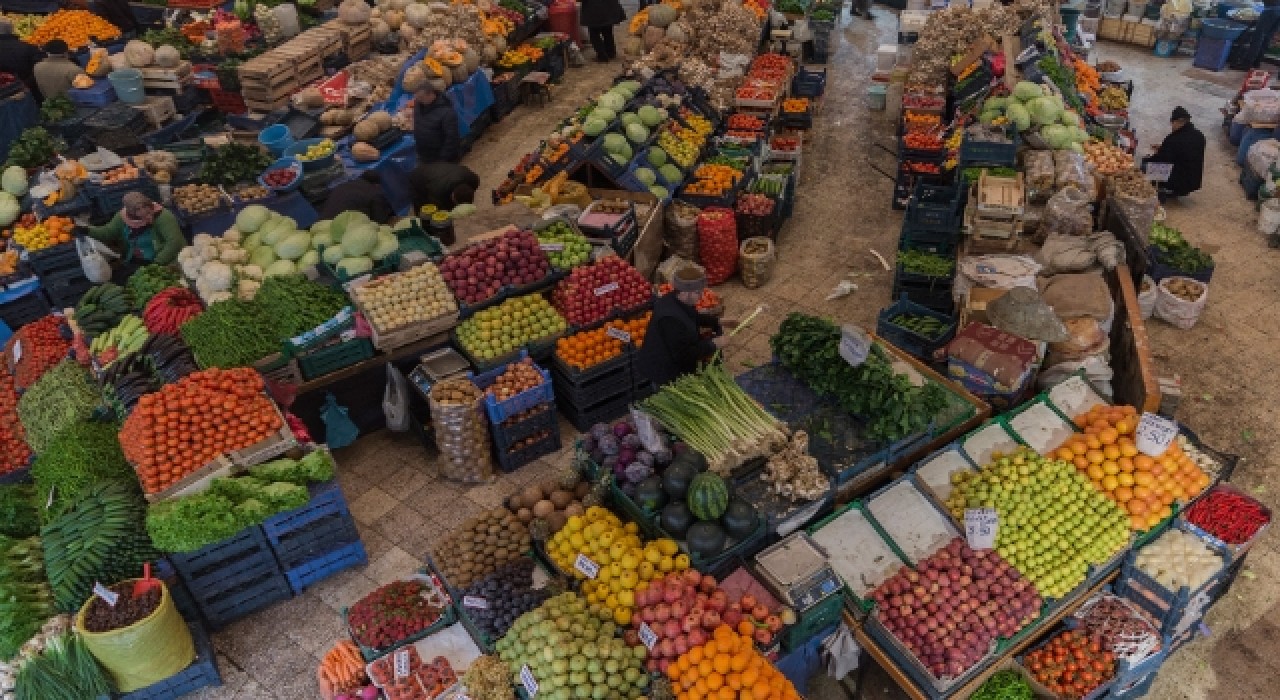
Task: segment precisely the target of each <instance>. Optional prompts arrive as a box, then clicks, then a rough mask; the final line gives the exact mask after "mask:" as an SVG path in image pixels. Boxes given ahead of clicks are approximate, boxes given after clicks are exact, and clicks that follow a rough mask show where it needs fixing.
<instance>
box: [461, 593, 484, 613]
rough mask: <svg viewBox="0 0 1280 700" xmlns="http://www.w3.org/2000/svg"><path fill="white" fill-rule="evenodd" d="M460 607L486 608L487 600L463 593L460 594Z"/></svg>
mask: <svg viewBox="0 0 1280 700" xmlns="http://www.w3.org/2000/svg"><path fill="white" fill-rule="evenodd" d="M462 607H464V608H475V609H476V610H488V609H489V601H487V600H485V599H484V598H479V597H476V596H473V595H464V596H462Z"/></svg>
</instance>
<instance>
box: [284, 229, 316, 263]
mask: <svg viewBox="0 0 1280 700" xmlns="http://www.w3.org/2000/svg"><path fill="white" fill-rule="evenodd" d="M310 248H311V235H310V234H307V233H295V234H293V235H291V236H289V237H288V238H285V239H284V240H283V241H280V242H279V243H277V244H276V247H275V251H276V255H277V256H279V257H280V258H281V259H283V260H297V259H298V258H300V257H302V254H303V253H305V252H307V251H308V250H310Z"/></svg>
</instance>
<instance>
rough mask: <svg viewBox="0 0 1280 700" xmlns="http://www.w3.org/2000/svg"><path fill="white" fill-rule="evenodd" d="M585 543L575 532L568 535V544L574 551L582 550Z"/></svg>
mask: <svg viewBox="0 0 1280 700" xmlns="http://www.w3.org/2000/svg"><path fill="white" fill-rule="evenodd" d="M586 543H587V541H586V539H584V538H583V537H582V534H581V533H578V532H575V533H573V534H572V535H569V544H571V545H573V548H574V549H582V547H583V546H585V545H586Z"/></svg>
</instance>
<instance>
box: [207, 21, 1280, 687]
mask: <svg viewBox="0 0 1280 700" xmlns="http://www.w3.org/2000/svg"><path fill="white" fill-rule="evenodd" d="M895 22H896V19H895V18H894V17H893V16H892V15H890V14H889V13H888V12H885V11H883V10H882V11H880V12H879V19H878V20H877V21H876V22H875V24H874V25H872V24H870V23H868V22H866V21H865V20H858V19H855V20H852V21H851V20H849V19H848V18H846V19H845V20H844V21H843V23H842V25H841V28H840V30H839V32H838V33H839V34H840V39H839V40H838V41H837V42H836V44H837V50H836V53H835V55H834V56H833V58H832V61H831V66H830V68H831V73H830V79H829V82H828V91H827V96H826V100H825V104H824V105H823V107H822V112H821V114H820V116H819V118H818V119H817V120H816V123H815V128H814V133H813V139H812V146H811V147H810V148H809V150H808V151H807V152H806V155H805V160H804V164H803V174H802V180H801V186H800V188H799V200H798V202H797V204H796V209H795V212H796V213H795V217H794V218H793V219H792V220H791V221H790V222H789V223H788V224H787V227H786V229H785V230H784V231H783V233H782V237H781V242H780V250H779V255H780V262H779V264H778V266H777V270H776V273H775V275H774V278H773V280H772V281H771V282H770V283H769V284H767V285H766V286H765V287H763V288H762V289H759V290H754V291H749V290H746V289H744V288H742V286H741V285H740V284H739V283H737V282H736V281H734V282H730V283H728V284H726V285H725V286H724V287H722V288H721V289H720V290H719V291H721V293H722V295H723V296H724V297H725V299H726V303H727V316H728V317H729V318H741V317H742V316H743V315H745V313H746V312H747V311H748V310H750V309H753V308H755V307H756V305H758V304H763V305H765V311H764V312H763V314H762V315H761V317H760V318H759V319H758V321H757V322H756V323H755V324H753V326H752V327H751V328H749V329H748V330H746V331H744V333H742V334H741V335H739V336H738V337H737V338H736V339H735V340H734V343H733V345H732V346H731V348H730V350H729V351H728V358H729V361H730V362H731V363H733V364H734V365H735V366H736V367H738V368H741V367H744V366H747V365H749V364H751V363H756V362H761V361H764V360H767V359H768V355H769V352H768V337H769V335H770V334H772V333H773V332H774V330H776V328H777V325H778V322H779V321H780V319H781V318H782V317H783V316H785V314H786V313H788V312H790V311H793V310H800V311H806V312H811V313H817V314H822V315H826V316H832V317H835V318H836V319H838V320H840V321H853V322H859V323H863V324H874V320H875V314H876V312H877V310H879V309H880V308H881V307H883V306H884V305H886V303H887V302H888V297H889V287H890V284H891V275H890V273H888V272H885V271H884V270H883V269H882V268H881V267H880V264H879V263H878V262H877V261H876V259H875V257H874V256H873V254H872V251H873V250H876V251H879V252H880V253H883V254H885V255H889V254H890V253H891V252H892V251H893V250H894V249H895V245H896V242H897V235H898V229H899V227H900V215H899V214H898V213H897V212H894V211H892V210H891V209H890V207H889V200H890V196H891V191H892V183H891V182H890V180H889V179H887V177H886V176H884V175H882V174H881V173H879V172H877V169H879V170H883V171H885V172H890V173H892V172H893V170H892V169H893V166H894V158H893V156H892V155H891V152H892V126H891V125H890V124H888V123H887V122H885V121H884V119H883V117H882V115H881V114H880V113H876V112H869V111H868V110H867V108H866V103H865V91H866V87H867V84H868V80H869V77H870V74H871V70H872V67H873V66H872V63H873V62H874V52H875V48H876V46H877V45H878V44H880V43H882V42H888V43H892V41H893V33H894V31H895V27H896V24H895ZM1100 52H1101V54H1102V55H1103V56H1104V57H1105V58H1113V59H1116V60H1118V61H1120V62H1121V63H1122V64H1123V65H1124V66H1125V67H1126V68H1127V69H1128V70H1129V71H1130V72H1131V73H1132V75H1133V77H1134V78H1135V79H1136V81H1137V85H1138V89H1137V93H1136V95H1137V97H1138V101H1137V104H1136V106H1135V107H1134V109H1133V116H1134V119H1135V122H1136V123H1137V125H1138V127H1139V131H1140V135H1141V139H1142V141H1143V142H1144V143H1145V144H1150V143H1153V142H1156V141H1158V140H1159V139H1160V138H1161V137H1162V136H1163V135H1164V133H1165V131H1166V130H1167V119H1168V116H1167V115H1168V114H1169V111H1170V109H1171V108H1172V107H1173V106H1174V105H1175V104H1182V105H1184V106H1186V107H1187V109H1189V110H1190V111H1191V113H1192V114H1193V115H1194V118H1195V121H1196V122H1197V123H1198V124H1199V125H1200V127H1201V129H1202V130H1204V131H1205V133H1206V135H1207V137H1208V140H1209V148H1208V155H1207V164H1206V169H1205V188H1204V190H1203V191H1201V192H1199V193H1197V194H1196V195H1195V196H1193V197H1191V198H1189V199H1188V200H1186V201H1185V202H1183V203H1179V204H1174V205H1171V206H1170V207H1169V219H1170V222H1171V223H1172V224H1173V225H1175V226H1177V227H1178V228H1180V229H1181V230H1183V231H1184V232H1185V233H1186V234H1187V236H1188V237H1189V238H1190V239H1191V240H1192V241H1193V242H1195V243H1197V244H1201V245H1210V246H1215V247H1216V248H1217V249H1218V250H1217V259H1218V271H1217V274H1216V275H1215V280H1214V285H1213V294H1212V295H1211V297H1210V300H1209V306H1208V309H1207V311H1206V312H1205V314H1204V316H1203V317H1202V319H1201V321H1200V323H1199V325H1197V326H1196V327H1195V328H1194V329H1192V330H1190V331H1178V330H1176V329H1173V328H1172V327H1170V326H1168V325H1165V324H1163V323H1161V322H1159V321H1152V322H1151V323H1150V325H1149V327H1148V328H1149V332H1150V334H1151V339H1152V346H1153V347H1154V348H1155V351H1154V352H1155V359H1156V364H1157V367H1158V370H1159V372H1160V374H1161V375H1166V376H1169V375H1174V374H1177V375H1179V376H1181V378H1182V380H1183V383H1184V392H1185V396H1186V399H1185V400H1184V402H1183V406H1182V408H1181V409H1180V411H1179V418H1180V419H1181V420H1183V421H1184V422H1186V423H1187V424H1188V425H1190V426H1191V427H1192V428H1193V429H1194V430H1196V431H1197V432H1198V433H1199V434H1200V435H1201V436H1202V437H1203V438H1204V439H1205V440H1206V441H1207V442H1208V443H1209V444H1211V445H1213V446H1215V447H1217V448H1219V449H1221V450H1225V451H1228V452H1234V453H1238V454H1240V455H1242V456H1243V457H1244V458H1245V462H1244V464H1243V466H1242V467H1241V468H1240V469H1239V471H1238V472H1237V476H1236V479H1235V480H1236V482H1237V483H1239V484H1242V485H1243V486H1244V487H1245V488H1247V489H1249V490H1251V491H1252V492H1253V493H1255V494H1257V495H1258V496H1259V497H1260V498H1262V499H1263V500H1264V501H1266V502H1268V503H1271V504H1273V505H1274V503H1275V501H1276V498H1275V497H1276V495H1277V494H1280V481H1277V478H1276V475H1275V471H1274V470H1272V469H1270V468H1269V467H1270V463H1271V461H1272V459H1273V458H1274V457H1275V456H1276V450H1277V446H1278V445H1280V435H1278V434H1276V433H1275V432H1274V431H1273V430H1271V429H1270V428H1271V426H1272V425H1274V423H1275V420H1276V406H1277V398H1276V397H1277V395H1278V393H1277V389H1278V388H1280V379H1278V378H1277V377H1278V376H1280V375H1277V374H1276V373H1275V372H1274V371H1271V370H1272V369H1273V367H1272V363H1273V362H1274V361H1275V357H1276V353H1275V352H1274V351H1273V349H1272V348H1271V343H1273V342H1276V341H1277V340H1280V316H1278V315H1277V313H1276V311H1275V306H1274V304H1275V299H1276V298H1277V296H1276V292H1277V285H1278V282H1280V275H1278V273H1277V271H1276V267H1275V264H1274V261H1275V260H1276V258H1277V256H1280V253H1277V252H1273V251H1270V250H1268V249H1267V248H1266V246H1265V242H1264V240H1263V238H1262V237H1261V236H1259V235H1258V234H1257V233H1256V231H1255V222H1256V218H1257V217H1256V214H1255V211H1254V207H1253V205H1252V204H1251V203H1249V202H1246V201H1245V199H1244V197H1243V196H1242V194H1241V190H1240V188H1239V187H1238V186H1237V185H1236V178H1237V175H1238V173H1239V169H1238V168H1237V166H1236V165H1235V164H1234V162H1232V157H1233V155H1234V150H1233V149H1231V148H1230V147H1229V145H1228V144H1227V143H1226V138H1225V136H1224V135H1223V133H1222V132H1221V130H1220V129H1219V128H1218V125H1219V123H1220V115H1219V113H1218V108H1219V106H1220V105H1221V104H1222V102H1223V96H1224V95H1229V94H1230V93H1231V92H1233V91H1234V89H1235V88H1236V87H1237V86H1238V85H1239V82H1240V78H1241V75H1240V74H1238V73H1225V74H1212V73H1205V72H1203V71H1199V70H1195V69H1192V68H1190V60H1189V59H1186V58H1175V59H1158V58H1155V57H1153V56H1151V55H1150V53H1149V52H1147V51H1142V50H1137V49H1130V48H1127V47H1122V46H1119V45H1114V44H1107V45H1104V46H1103V47H1102V48H1101V51H1100ZM616 69H617V64H614V65H611V66H599V65H596V64H590V65H589V66H588V67H586V68H581V69H575V70H571V71H570V73H569V76H568V77H569V80H568V81H567V84H566V85H565V86H564V87H560V88H558V89H557V90H556V93H555V98H554V100H553V102H552V103H551V104H550V105H549V106H547V107H544V108H528V107H523V108H520V109H519V110H517V111H516V112H515V113H514V114H512V115H511V116H510V117H508V118H507V120H506V121H504V122H503V123H501V124H499V125H497V126H495V127H494V128H493V129H491V130H490V131H489V132H488V133H487V134H486V135H485V136H484V138H483V140H482V142H481V143H480V144H479V145H478V146H477V147H476V148H475V150H474V151H473V152H472V153H471V154H470V155H469V156H468V158H467V161H466V162H467V163H468V165H470V166H471V167H473V168H475V169H476V170H477V171H478V172H479V173H480V175H481V178H482V180H483V183H484V185H483V186H484V187H485V188H488V187H489V186H491V185H492V184H494V183H496V182H497V181H498V179H500V178H501V176H502V175H504V174H505V172H506V170H507V169H508V168H510V167H511V165H512V164H514V162H515V160H516V158H517V157H518V156H519V155H520V154H522V153H525V152H527V151H529V150H530V149H532V148H533V147H534V146H535V145H536V144H537V141H538V139H539V138H540V137H542V136H543V135H545V134H546V133H547V132H548V131H549V130H550V128H551V127H552V126H553V125H554V123H555V122H556V121H558V120H559V119H561V118H563V116H564V115H566V114H567V113H568V112H569V111H570V110H572V109H574V108H575V107H576V106H577V105H578V104H580V103H581V102H582V101H583V100H584V99H585V98H587V97H589V96H590V95H593V94H595V93H596V92H598V91H599V90H601V89H602V88H603V87H605V86H606V85H607V84H608V83H609V81H610V78H611V77H612V74H613V73H614V72H615V71H616ZM882 146H884V147H888V148H889V149H890V150H889V152H886V151H885V150H884V149H883V148H882ZM1144 152H1145V146H1144ZM846 278H848V279H852V280H853V281H855V282H856V283H857V285H858V290H857V291H856V292H854V293H853V294H852V295H850V296H848V297H846V298H844V299H841V300H838V301H826V300H825V298H826V296H827V294H828V293H829V290H830V289H831V288H832V287H834V286H835V285H836V284H837V283H838V282H839V281H840V280H842V279H846ZM571 435H572V430H571V429H570V428H568V426H565V438H566V440H565V444H566V445H567V444H570V442H571V440H569V439H568V438H569V437H570V436H571ZM564 458H565V456H564V455H557V456H553V457H548V458H545V459H542V460H539V462H537V463H535V464H533V465H530V466H528V467H525V468H524V469H521V470H519V471H517V472H516V473H514V474H509V475H504V476H502V477H500V478H499V479H498V480H497V481H496V482H494V483H492V484H487V485H484V486H477V487H465V486H460V485H457V484H450V483H445V482H442V481H439V480H437V479H436V478H434V476H433V474H434V466H433V464H432V458H431V457H430V456H429V455H427V454H426V453H425V452H424V451H423V450H422V448H421V447H420V446H419V445H418V443H417V442H416V441H415V440H413V439H412V438H411V437H408V436H399V435H392V434H387V433H380V434H376V435H372V436H369V437H366V438H364V439H362V440H360V441H359V442H358V443H357V444H356V445H354V446H352V447H351V448H348V449H346V450H343V451H341V452H340V453H339V454H338V460H339V463H340V465H341V475H340V478H341V481H342V486H343V489H344V490H345V492H346V496H347V499H348V501H349V502H350V503H351V508H352V512H353V513H354V515H355V518H356V520H357V522H358V524H359V526H360V532H361V535H362V537H363V538H364V542H365V547H366V548H367V550H368V554H369V561H370V563H369V565H368V566H366V567H363V568H361V569H356V570H351V571H347V572H345V573H342V574H340V575H338V576H336V577H334V578H332V579H330V580H328V581H325V582H323V583H321V584H319V585H317V586H315V587H314V588H313V589H312V590H310V591H308V592H307V593H306V594H305V595H303V596H301V597H299V598H296V599H294V600H291V601H289V602H287V603H281V604H279V605H276V606H273V607H272V608H270V609H268V610H265V611H263V612H261V613H259V614H257V615H254V616H252V617H250V618H248V619H245V620H242V621H240V622H238V623H236V624H233V625H232V626H230V627H229V628H228V629H226V630H224V631H222V632H220V633H218V634H217V635H216V636H215V638H214V640H215V646H216V647H217V650H218V656H219V662H220V664H221V668H222V673H223V678H224V680H225V685H224V686H223V687H222V688H219V689H215V690H209V691H204V692H202V693H199V694H197V695H196V696H194V697H198V698H254V699H257V698H279V699H280V700H293V699H295V698H297V699H309V698H314V697H316V696H317V692H316V687H315V682H314V674H315V666H316V663H317V661H318V659H319V656H320V655H321V654H323V653H324V651H325V650H326V649H327V648H328V646H329V645H330V644H331V643H332V642H333V641H334V640H336V639H338V638H340V637H342V636H343V635H344V630H343V628H342V624H341V617H340V615H339V611H340V609H341V608H343V607H345V606H347V605H349V604H351V603H352V602H354V601H355V600H356V599H357V598H359V597H360V596H361V595H363V594H364V593H366V592H367V591H369V590H371V589H372V588H374V587H375V586H376V585H378V584H382V583H386V582H388V581H391V580H393V579H396V578H397V577H400V576H402V575H404V574H406V573H408V572H410V571H412V570H413V569H415V568H417V567H418V566H419V565H420V564H421V561H422V556H423V554H424V552H425V551H427V549H428V547H430V545H431V543H432V542H434V541H436V540H437V538H439V537H441V536H442V535H443V534H444V533H445V532H447V531H448V530H449V529H451V528H452V527H454V526H456V525H457V524H459V523H461V522H462V521H463V520H464V519H465V518H466V517H468V516H469V515H471V514H473V513H476V512H478V511H480V510H482V509H485V508H491V507H494V506H497V505H499V504H500V502H501V499H502V497H503V496H504V495H506V494H507V493H510V492H511V491H513V490H514V489H516V488H518V487H520V486H523V485H525V484H527V483H530V482H532V481H535V480H539V479H542V478H545V477H546V476H547V475H548V474H549V473H551V472H552V470H554V469H555V466H556V465H557V464H560V463H562V462H561V460H562V459H564ZM1277 546H1278V545H1277V540H1276V537H1275V536H1274V535H1271V536H1267V537H1266V538H1265V539H1264V540H1263V541H1262V542H1261V543H1260V544H1259V546H1258V547H1257V549H1256V550H1255V551H1254V553H1252V554H1251V555H1250V558H1249V563H1248V566H1247V568H1246V570H1245V574H1244V575H1243V576H1241V578H1240V579H1239V580H1238V581H1237V583H1236V586H1235V588H1234V589H1233V590H1232V592H1231V595H1230V596H1228V598H1227V599H1226V600H1224V601H1223V602H1221V603H1220V604H1219V605H1217V606H1216V607H1215V608H1214V609H1213V610H1212V612H1211V613H1210V614H1209V616H1208V620H1207V622H1208V625H1209V627H1210V629H1211V630H1212V635H1211V636H1210V637H1208V638H1204V639H1200V640H1197V641H1196V642H1194V643H1192V644H1191V645H1190V646H1188V647H1186V648H1185V649H1184V650H1183V651H1182V652H1181V653H1179V654H1178V655H1177V656H1176V657H1175V658H1174V659H1173V660H1171V661H1170V662H1169V663H1168V664H1167V665H1166V666H1165V668H1164V670H1163V671H1162V672H1161V674H1160V677H1159V681H1158V683H1157V685H1156V687H1155V690H1154V691H1153V693H1152V694H1151V695H1150V697H1156V698H1161V699H1176V698H1195V699H1202V698H1208V697H1211V696H1216V697H1218V698H1230V699H1232V700H1235V699H1242V698H1264V697H1274V696H1275V694H1276V693H1275V678H1277V672H1280V660H1278V658H1280V657H1277V656H1273V654H1275V652H1276V650H1277V643H1278V642H1280V637H1278V635H1277V632H1278V630H1277V625H1280V609H1278V608H1277V599H1278V598H1280V588H1277V586H1276V585H1275V584H1274V581H1276V580H1277V578H1280V552H1278V551H1277ZM830 690H831V689H830V688H829V687H825V686H824V688H823V691H822V692H821V693H820V694H821V695H823V696H829V695H830V696H834V692H829V691H830ZM1268 690H1269V691H1270V692H1267V691H1268ZM873 691H874V692H873ZM895 695H898V693H897V692H896V689H895V688H890V687H885V686H884V684H883V681H881V682H880V683H876V684H874V688H867V692H866V695H865V697H872V696H875V697H893V696H895Z"/></svg>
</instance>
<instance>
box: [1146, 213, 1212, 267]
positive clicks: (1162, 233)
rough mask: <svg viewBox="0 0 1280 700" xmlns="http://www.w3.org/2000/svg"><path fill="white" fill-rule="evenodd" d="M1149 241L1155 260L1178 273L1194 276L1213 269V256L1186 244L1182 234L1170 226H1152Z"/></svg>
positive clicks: (1160, 224)
mask: <svg viewBox="0 0 1280 700" xmlns="http://www.w3.org/2000/svg"><path fill="white" fill-rule="evenodd" d="M1150 240H1151V247H1152V248H1155V250H1156V259H1157V260H1158V261H1159V262H1161V263H1164V264H1165V265H1168V266H1169V267H1172V268H1175V269H1177V270H1178V271H1179V272H1185V273H1188V274H1195V273H1197V272H1200V271H1202V270H1208V269H1209V268H1211V267H1213V256H1211V255H1209V254H1208V253H1206V252H1204V251H1203V250H1200V249H1199V248H1197V247H1195V246H1193V245H1191V244H1190V243H1188V242H1187V239H1185V238H1183V237H1182V232H1181V231H1179V230H1178V229H1176V228H1173V227H1172V226H1165V225H1164V224H1162V223H1160V222H1156V223H1154V224H1152V225H1151V237H1150Z"/></svg>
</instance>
